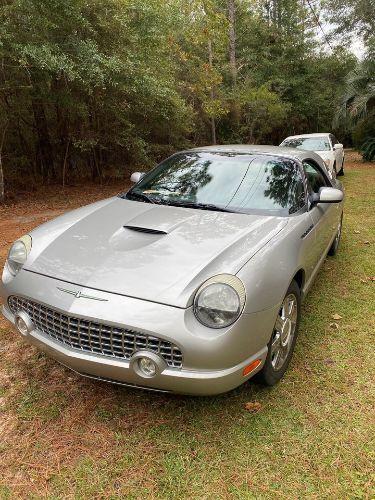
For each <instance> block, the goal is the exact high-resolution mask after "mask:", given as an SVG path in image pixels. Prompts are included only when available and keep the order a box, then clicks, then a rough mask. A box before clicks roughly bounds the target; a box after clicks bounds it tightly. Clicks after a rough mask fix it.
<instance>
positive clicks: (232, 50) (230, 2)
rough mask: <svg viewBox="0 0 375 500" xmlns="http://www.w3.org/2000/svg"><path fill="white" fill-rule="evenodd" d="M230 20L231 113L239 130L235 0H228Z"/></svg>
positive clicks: (235, 126) (235, 127)
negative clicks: (236, 93)
mask: <svg viewBox="0 0 375 500" xmlns="http://www.w3.org/2000/svg"><path fill="white" fill-rule="evenodd" d="M228 21H229V67H230V74H231V80H232V93H233V95H232V102H231V115H232V123H233V128H234V129H236V130H237V128H238V125H239V121H240V112H239V108H238V104H237V102H236V95H235V90H236V87H237V59H236V5H235V0H228Z"/></svg>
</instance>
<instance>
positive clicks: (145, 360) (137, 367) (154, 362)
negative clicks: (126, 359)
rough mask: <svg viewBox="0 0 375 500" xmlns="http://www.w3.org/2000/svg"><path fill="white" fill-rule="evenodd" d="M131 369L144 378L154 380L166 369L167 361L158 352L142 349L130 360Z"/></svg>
mask: <svg viewBox="0 0 375 500" xmlns="http://www.w3.org/2000/svg"><path fill="white" fill-rule="evenodd" d="M130 368H131V369H132V370H134V371H135V373H136V374H137V375H138V376H139V377H142V378H153V377H156V376H158V375H160V374H161V373H162V372H163V371H164V370H165V369H166V368H167V363H166V361H165V359H163V358H162V357H161V356H159V355H158V354H156V352H152V351H148V350H146V349H142V350H141V351H137V352H135V353H134V354H133V356H132V357H131V358H130Z"/></svg>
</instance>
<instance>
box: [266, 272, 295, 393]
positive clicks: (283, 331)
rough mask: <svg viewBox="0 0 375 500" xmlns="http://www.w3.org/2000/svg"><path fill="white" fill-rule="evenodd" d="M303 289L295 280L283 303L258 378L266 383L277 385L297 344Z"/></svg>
mask: <svg viewBox="0 0 375 500" xmlns="http://www.w3.org/2000/svg"><path fill="white" fill-rule="evenodd" d="M300 309H301V291H300V289H299V286H298V284H297V283H296V282H295V281H294V280H293V281H292V283H291V284H290V286H289V288H288V291H287V292H286V295H285V298H284V300H283V303H282V304H281V307H280V311H279V314H278V316H277V319H276V323H275V326H274V329H273V332H272V335H271V340H270V341H269V344H268V354H267V358H266V361H265V363H264V366H263V368H262V370H261V371H260V372H259V373H258V376H257V378H258V380H259V381H260V382H261V383H263V384H265V385H269V386H271V385H275V384H276V383H277V382H278V381H279V380H280V379H281V378H282V377H283V375H284V373H285V372H286V370H287V368H288V365H289V363H290V360H291V358H292V355H293V351H294V346H295V344H296V339H297V334H298V326H299V321H300Z"/></svg>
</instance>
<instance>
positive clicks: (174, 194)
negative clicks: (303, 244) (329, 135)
mask: <svg viewBox="0 0 375 500" xmlns="http://www.w3.org/2000/svg"><path fill="white" fill-rule="evenodd" d="M122 197H125V198H127V199H131V200H135V201H143V202H148V203H157V204H163V205H174V206H183V207H188V208H198V209H203V210H218V211H226V212H227V211H228V212H239V213H265V214H273V215H289V214H292V213H294V212H296V211H298V210H299V209H301V208H302V207H303V206H304V205H305V195H304V186H303V181H302V176H301V173H300V170H299V168H298V165H297V164H296V163H295V162H294V161H293V160H290V159H286V158H279V157H274V156H266V155H249V154H236V153H221V152H206V151H203V152H199V151H188V152H184V153H178V154H175V155H174V156H172V157H170V158H168V159H167V160H165V161H164V162H163V163H161V164H160V165H158V166H157V167H156V168H154V169H153V170H151V171H150V172H149V173H148V174H146V175H145V176H144V177H143V178H142V179H141V180H140V181H139V182H138V183H137V184H136V185H135V186H134V187H133V188H132V189H131V190H130V191H128V193H126V194H124V195H122Z"/></svg>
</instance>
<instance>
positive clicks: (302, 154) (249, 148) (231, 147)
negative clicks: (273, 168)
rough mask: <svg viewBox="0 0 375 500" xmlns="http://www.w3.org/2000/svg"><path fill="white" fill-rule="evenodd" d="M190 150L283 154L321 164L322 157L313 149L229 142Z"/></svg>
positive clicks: (286, 156)
mask: <svg viewBox="0 0 375 500" xmlns="http://www.w3.org/2000/svg"><path fill="white" fill-rule="evenodd" d="M189 151H200V152H205V151H206V152H211V153H238V154H267V155H273V156H282V157H284V158H298V159H300V160H304V159H306V158H312V159H313V160H316V161H317V162H318V163H319V164H320V165H321V158H320V156H319V155H317V154H316V153H314V152H313V151H305V150H302V149H297V148H287V147H281V146H268V145H258V144H228V145H215V146H203V147H200V148H193V149H190V150H189Z"/></svg>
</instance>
